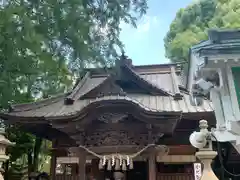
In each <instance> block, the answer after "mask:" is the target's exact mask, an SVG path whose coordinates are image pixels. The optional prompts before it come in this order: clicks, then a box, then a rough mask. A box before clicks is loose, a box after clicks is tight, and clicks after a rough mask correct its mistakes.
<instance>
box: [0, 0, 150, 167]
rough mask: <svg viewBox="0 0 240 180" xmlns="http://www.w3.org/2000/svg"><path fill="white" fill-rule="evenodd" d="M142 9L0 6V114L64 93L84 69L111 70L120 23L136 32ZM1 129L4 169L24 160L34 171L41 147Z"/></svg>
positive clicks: (138, 4) (87, 1)
mask: <svg viewBox="0 0 240 180" xmlns="http://www.w3.org/2000/svg"><path fill="white" fill-rule="evenodd" d="M146 9H147V4H146V0H122V1H119V0H4V1H1V4H0V17H1V21H0V110H6V109H7V108H8V106H9V104H11V103H14V104H15V103H26V102H31V101H36V100H38V99H42V98H46V97H48V96H50V95H54V94H57V93H60V92H64V91H66V90H67V89H68V88H69V87H70V86H71V85H72V79H73V78H74V77H75V76H77V77H79V76H80V75H81V70H82V69H83V68H84V67H88V66H90V65H94V66H109V65H111V64H113V60H115V58H117V56H118V55H117V49H118V48H120V49H122V47H123V44H122V43H121V41H120V40H119V33H120V30H121V29H120V27H119V24H120V22H121V21H125V22H126V23H131V24H132V25H133V26H136V24H135V22H136V20H137V18H139V17H141V15H143V14H144V13H145V12H146ZM6 128H7V136H8V138H9V139H10V140H11V141H13V142H16V143H17V144H16V146H15V147H14V148H10V149H9V153H10V160H9V161H8V162H7V163H6V164H7V166H5V167H6V168H5V169H6V170H8V167H13V166H12V165H13V162H15V161H19V159H24V161H25V159H27V161H28V165H29V166H30V165H31V168H30V167H29V169H31V171H36V169H37V168H38V167H37V166H38V164H39V162H38V157H39V153H41V150H42V147H43V146H42V144H43V141H42V140H41V139H39V138H36V137H33V136H32V135H30V134H27V133H25V132H22V131H21V130H19V129H18V128H17V127H13V126H7V127H6ZM21 163H23V162H22V161H21ZM23 164H24V163H23Z"/></svg>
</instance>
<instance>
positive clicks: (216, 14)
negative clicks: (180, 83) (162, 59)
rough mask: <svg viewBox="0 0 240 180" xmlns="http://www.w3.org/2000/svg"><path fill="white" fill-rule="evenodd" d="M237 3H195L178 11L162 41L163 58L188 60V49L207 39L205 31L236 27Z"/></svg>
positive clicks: (222, 0) (238, 23)
mask: <svg viewBox="0 0 240 180" xmlns="http://www.w3.org/2000/svg"><path fill="white" fill-rule="evenodd" d="M239 17H240V0H199V1H196V2H194V3H193V4H191V5H189V6H188V7H186V8H185V9H180V10H179V11H178V13H177V15H176V17H175V19H174V21H173V22H172V24H171V26H170V30H169V32H168V33H167V35H166V37H165V39H164V42H165V50H166V57H167V58H169V59H170V60H171V61H173V62H181V61H185V62H187V61H188V51H189V48H190V47H191V46H193V45H195V44H197V43H199V42H200V41H202V40H205V39H207V30H208V29H209V28H240V19H239Z"/></svg>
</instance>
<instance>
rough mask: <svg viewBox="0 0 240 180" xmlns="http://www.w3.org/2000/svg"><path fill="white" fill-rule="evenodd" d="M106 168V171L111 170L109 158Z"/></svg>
mask: <svg viewBox="0 0 240 180" xmlns="http://www.w3.org/2000/svg"><path fill="white" fill-rule="evenodd" d="M107 170H108V171H111V170H112V162H111V160H108V164H107Z"/></svg>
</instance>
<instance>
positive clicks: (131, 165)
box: [129, 158, 133, 169]
mask: <svg viewBox="0 0 240 180" xmlns="http://www.w3.org/2000/svg"><path fill="white" fill-rule="evenodd" d="M129 169H133V160H132V158H130V164H129Z"/></svg>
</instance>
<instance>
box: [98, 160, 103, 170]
mask: <svg viewBox="0 0 240 180" xmlns="http://www.w3.org/2000/svg"><path fill="white" fill-rule="evenodd" d="M98 168H99V169H103V159H100V160H99V163H98Z"/></svg>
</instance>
